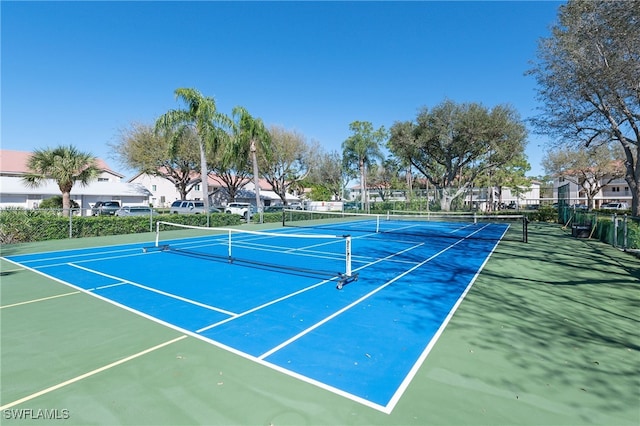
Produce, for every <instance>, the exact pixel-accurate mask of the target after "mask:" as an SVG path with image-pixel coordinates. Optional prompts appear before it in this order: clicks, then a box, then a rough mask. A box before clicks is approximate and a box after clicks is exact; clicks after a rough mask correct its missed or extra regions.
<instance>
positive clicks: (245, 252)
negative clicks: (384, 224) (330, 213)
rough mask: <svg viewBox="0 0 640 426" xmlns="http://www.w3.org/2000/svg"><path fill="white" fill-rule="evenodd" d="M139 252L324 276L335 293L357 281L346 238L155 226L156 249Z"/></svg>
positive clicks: (171, 224) (168, 225)
mask: <svg viewBox="0 0 640 426" xmlns="http://www.w3.org/2000/svg"><path fill="white" fill-rule="evenodd" d="M178 230H180V231H183V232H180V235H179V236H177V235H175V232H174V231H178ZM143 250H144V251H145V252H147V251H149V250H162V251H167V252H172V253H177V254H183V255H187V256H192V257H198V258H205V259H214V260H222V261H224V262H226V263H230V264H240V265H246V266H253V267H256V268H264V269H269V270H276V271H279V272H285V271H286V272H289V273H293V274H297V275H303V276H311V277H324V278H325V279H327V280H335V281H337V283H338V284H337V287H338V289H341V288H342V287H343V285H345V284H347V283H349V282H351V281H355V280H356V279H357V274H353V272H352V268H351V257H352V256H351V236H350V235H327V234H300V233H287V232H264V231H250V230H242V229H236V228H208V227H201V226H191V225H183V224H178V223H171V222H165V221H158V222H156V240H155V245H154V246H153V247H146V248H144V249H143ZM300 265H304V266H300Z"/></svg>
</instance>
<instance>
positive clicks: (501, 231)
mask: <svg viewBox="0 0 640 426" xmlns="http://www.w3.org/2000/svg"><path fill="white" fill-rule="evenodd" d="M282 225H283V226H290V227H306V228H322V229H326V230H340V231H348V232H350V233H352V234H355V233H371V234H376V235H377V234H401V235H405V236H410V235H412V236H418V237H434V238H435V237H437V238H475V239H491V240H495V239H503V238H505V239H511V240H515V241H522V242H527V240H528V220H527V218H526V216H524V215H509V214H477V213H429V212H423V213H417V212H387V213H384V214H368V213H347V212H329V211H313V210H303V211H300V210H295V211H294V210H287V211H285V212H284V213H283V217H282ZM479 230H482V232H479Z"/></svg>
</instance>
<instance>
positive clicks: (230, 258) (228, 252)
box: [227, 229, 232, 263]
mask: <svg viewBox="0 0 640 426" xmlns="http://www.w3.org/2000/svg"><path fill="white" fill-rule="evenodd" d="M228 241H229V242H228V244H227V256H228V259H229V263H231V262H232V257H231V229H229V240H228Z"/></svg>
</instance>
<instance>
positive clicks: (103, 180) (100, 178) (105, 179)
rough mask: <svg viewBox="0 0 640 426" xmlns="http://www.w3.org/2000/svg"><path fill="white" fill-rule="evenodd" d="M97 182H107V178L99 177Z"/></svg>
mask: <svg viewBox="0 0 640 426" xmlns="http://www.w3.org/2000/svg"><path fill="white" fill-rule="evenodd" d="M98 182H109V178H104V177H99V178H98Z"/></svg>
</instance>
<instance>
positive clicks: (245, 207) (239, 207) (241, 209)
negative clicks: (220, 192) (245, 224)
mask: <svg viewBox="0 0 640 426" xmlns="http://www.w3.org/2000/svg"><path fill="white" fill-rule="evenodd" d="M224 212H225V213H229V214H239V215H240V216H242V217H243V218H245V220H249V219H251V216H253V207H252V206H251V204H249V203H229V204H228V205H227V207H226V208H225V209H224Z"/></svg>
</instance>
